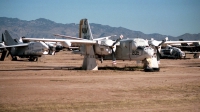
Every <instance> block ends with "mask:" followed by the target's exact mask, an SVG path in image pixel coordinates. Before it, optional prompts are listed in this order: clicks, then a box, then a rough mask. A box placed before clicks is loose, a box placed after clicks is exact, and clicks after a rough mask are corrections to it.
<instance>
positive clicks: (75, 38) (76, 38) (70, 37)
mask: <svg viewBox="0 0 200 112" xmlns="http://www.w3.org/2000/svg"><path fill="white" fill-rule="evenodd" d="M54 36H58V37H65V38H69V39H74V40H84V39H82V38H78V37H72V36H66V35H60V34H55V35H54Z"/></svg>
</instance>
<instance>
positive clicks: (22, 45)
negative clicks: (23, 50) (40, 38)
mask: <svg viewBox="0 0 200 112" xmlns="http://www.w3.org/2000/svg"><path fill="white" fill-rule="evenodd" d="M24 46H28V44H27V43H25V44H17V45H9V46H1V47H0V48H8V47H24Z"/></svg>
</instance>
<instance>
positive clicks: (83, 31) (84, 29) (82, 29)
mask: <svg viewBox="0 0 200 112" xmlns="http://www.w3.org/2000/svg"><path fill="white" fill-rule="evenodd" d="M79 38H82V39H88V40H93V36H92V32H91V29H90V25H89V22H88V20H87V19H81V20H80V26H79Z"/></svg>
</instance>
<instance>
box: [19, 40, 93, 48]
mask: <svg viewBox="0 0 200 112" xmlns="http://www.w3.org/2000/svg"><path fill="white" fill-rule="evenodd" d="M23 40H30V41H43V42H60V43H61V44H62V45H63V46H64V47H67V48H68V47H70V46H71V44H73V43H75V44H95V43H96V41H94V40H86V39H82V40H74V39H41V38H23Z"/></svg>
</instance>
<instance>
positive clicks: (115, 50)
mask: <svg viewBox="0 0 200 112" xmlns="http://www.w3.org/2000/svg"><path fill="white" fill-rule="evenodd" d="M55 36H60V37H66V38H67V39H39V38H24V40H32V41H53V42H60V43H61V44H63V46H65V47H71V46H72V45H74V44H76V46H79V47H80V51H79V53H80V54H82V55H84V59H83V64H82V69H84V70H98V65H97V63H96V58H97V59H99V58H100V60H101V62H103V59H110V60H112V61H113V64H116V60H135V61H137V62H139V61H142V62H143V63H144V70H145V71H159V69H160V68H159V61H160V57H159V56H160V54H159V53H160V49H161V45H162V44H164V43H165V42H166V41H167V38H166V39H165V40H163V41H156V40H152V41H148V40H144V39H141V38H135V39H122V38H123V35H120V37H119V38H118V39H117V40H116V41H113V40H111V39H109V38H110V37H111V36H108V37H100V38H95V39H94V38H93V36H92V32H91V29H90V25H89V22H88V20H87V19H82V20H81V21H80V26H79V38H77V37H70V36H65V35H60V34H56V35H55ZM76 53H77V52H76Z"/></svg>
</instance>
